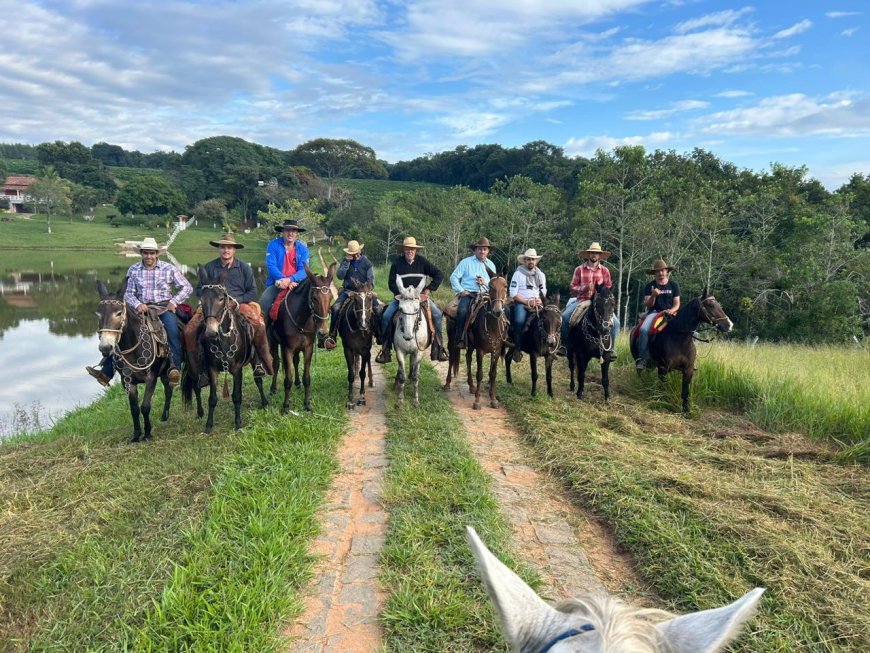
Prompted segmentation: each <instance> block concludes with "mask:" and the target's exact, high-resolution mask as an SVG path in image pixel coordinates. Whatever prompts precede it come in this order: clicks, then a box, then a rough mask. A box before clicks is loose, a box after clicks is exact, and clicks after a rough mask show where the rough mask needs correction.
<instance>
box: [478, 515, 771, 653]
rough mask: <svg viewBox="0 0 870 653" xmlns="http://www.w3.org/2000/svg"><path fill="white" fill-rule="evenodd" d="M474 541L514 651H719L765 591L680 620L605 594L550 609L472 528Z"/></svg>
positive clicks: (507, 637)
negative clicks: (635, 606) (631, 605)
mask: <svg viewBox="0 0 870 653" xmlns="http://www.w3.org/2000/svg"><path fill="white" fill-rule="evenodd" d="M468 541H469V544H470V546H471V550H472V552H473V553H474V557H475V560H476V561H477V567H478V569H479V571H480V575H481V576H482V578H483V584H484V586H485V587H486V591H487V593H488V594H489V597H490V599H491V600H492V602H493V604H494V605H495V608H496V612H497V613H498V616H499V620H500V621H501V626H502V631H503V633H504V635H505V638H506V639H507V640H508V641H509V642H510V644H511V645H512V646H513V650H515V651H541V653H544V652H548V653H604V652H605V651H633V652H635V653H655V652H657V651H658V652H662V653H664V652H665V651H669V652H671V653H698V652H707V653H712V652H713V651H719V650H721V649H722V647H723V646H725V645H727V644H728V643H730V642H731V641H732V640H734V639H735V638H736V637H737V635H738V634H739V632H740V630H741V628H742V627H743V625H744V624H745V623H746V621H747V620H748V619H749V618H750V617H752V615H753V614H754V612H755V610H756V608H757V607H758V602H759V601H760V599H761V595H762V594H763V593H764V589H763V588H755V589H753V590H750V591H749V592H747V593H746V594H744V595H743V597H742V598H740V599H738V600H737V601H735V602H734V603H731V604H730V605H726V606H724V607H721V608H715V609H712V610H704V611H701V612H694V613H691V614H687V615H682V616H679V617H674V616H673V615H671V614H669V613H667V612H664V611H662V610H651V609H639V608H632V607H630V606H628V605H626V604H625V603H623V602H622V601H620V600H619V599H616V598H613V597H611V596H608V595H606V594H597V595H596V594H592V595H589V596H586V597H582V598H576V599H571V600H568V601H564V602H562V603H561V604H559V605H558V606H556V607H553V606H551V605H549V604H548V603H545V602H544V601H543V600H542V599H541V598H540V597H539V596H538V595H537V594H536V593H535V591H534V590H533V589H532V588H531V587H529V586H528V585H526V583H525V582H523V580H522V579H521V578H520V577H519V576H517V575H516V574H515V573H514V572H513V571H511V570H510V569H508V567H506V566H505V565H504V564H503V563H502V562H501V561H500V560H499V559H498V558H496V557H495V556H494V555H493V554H492V553H491V552H490V551H489V549H487V548H486V545H485V544H484V543H483V542H482V541H481V540H480V538H479V537H478V536H477V533H476V532H475V531H474V529H473V528H471V527H470V526H469V527H468Z"/></svg>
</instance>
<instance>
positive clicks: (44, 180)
mask: <svg viewBox="0 0 870 653" xmlns="http://www.w3.org/2000/svg"><path fill="white" fill-rule="evenodd" d="M27 193H28V195H30V197H31V198H32V201H33V203H34V204H35V205H36V209H37V212H40V213H45V215H46V217H47V220H46V223H47V227H48V233H51V216H52V215H56V214H58V213H68V212H69V211H70V207H71V201H70V189H69V183H68V182H67V181H65V180H63V179H61V178H60V177H59V176H58V174H57V171H56V170H55V169H54V168H52V167H51V166H46V167H45V168H44V169H43V172H42V175H41V176H40V177H38V178H37V179H36V181H35V182H33V184H31V186H30V188H29V189H28V190H27Z"/></svg>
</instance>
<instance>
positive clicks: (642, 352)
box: [637, 311, 658, 361]
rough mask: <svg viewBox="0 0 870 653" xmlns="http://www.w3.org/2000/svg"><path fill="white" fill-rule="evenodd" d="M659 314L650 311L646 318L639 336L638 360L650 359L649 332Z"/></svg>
mask: <svg viewBox="0 0 870 653" xmlns="http://www.w3.org/2000/svg"><path fill="white" fill-rule="evenodd" d="M657 315H658V312H656V311H650V312H649V314H648V315H647V316H646V317H645V318H644V320H643V324H641V325H640V333H639V334H638V335H637V357H638V359H642V360H646V361H648V360H649V359H650V357H649V331H650V329H652V324H653V321H654V320H655V319H656V316H657Z"/></svg>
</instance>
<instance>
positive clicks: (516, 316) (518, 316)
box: [511, 302, 529, 350]
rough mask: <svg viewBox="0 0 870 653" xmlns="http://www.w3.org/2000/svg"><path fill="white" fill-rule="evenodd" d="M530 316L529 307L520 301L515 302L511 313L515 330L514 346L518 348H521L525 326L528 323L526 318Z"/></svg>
mask: <svg viewBox="0 0 870 653" xmlns="http://www.w3.org/2000/svg"><path fill="white" fill-rule="evenodd" d="M528 316H529V307H528V306H526V305H525V304H520V303H519V302H514V307H513V315H511V326H512V327H513V331H514V346H515V347H516V349H517V350H519V349H521V348H522V347H521V346H520V345H521V344H522V342H521V341H522V339H523V327H524V326H525V325H526V318H528Z"/></svg>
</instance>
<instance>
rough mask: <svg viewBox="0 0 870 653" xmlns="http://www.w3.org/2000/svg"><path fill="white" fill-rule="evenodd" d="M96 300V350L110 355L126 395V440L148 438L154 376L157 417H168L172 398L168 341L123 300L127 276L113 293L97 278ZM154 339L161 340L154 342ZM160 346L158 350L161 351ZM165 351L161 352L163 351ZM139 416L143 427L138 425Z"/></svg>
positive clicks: (166, 418)
mask: <svg viewBox="0 0 870 653" xmlns="http://www.w3.org/2000/svg"><path fill="white" fill-rule="evenodd" d="M97 291H98V292H99V293H100V304H99V309H98V311H97V315H98V316H99V318H100V326H99V329H98V333H99V334H100V352H101V353H102V354H103V356H111V357H112V363H113V365H114V369H115V371H116V372H118V374H120V376H121V380H122V381H123V383H124V389H125V390H126V392H127V399H128V400H129V403H130V416H131V417H132V418H133V436H132V437H131V438H130V442H139V441H140V440H149V439H151V398H152V396H153V395H154V389H155V388H156V387H157V379H160V380H161V381H162V382H163V392H164V397H165V399H164V402H163V414H162V415H161V416H160V421H162V422H165V421H166V420H168V419H169V405H170V403H171V402H172V386H171V385H169V378H168V376H167V374H168V372H169V368H170V366H171V362H172V354H170V352H169V345H168V343H165V340H166V334H165V332H157V328H156V327H152V326H151V323H150V322H149V321H148V320H147V319H146V318H145V317H144V316H143V315H142V313H139V312H138V311H134V310H133V309H132V308H130V307H129V306H128V305H127V303H126V302H125V301H124V293H125V292H127V279H126V278H125V279H124V283H122V284H121V287H120V288H119V289H118V292H116V293H110V292H109V291H108V290H106V286H105V284H104V283H103V282H102V281H98V282H97ZM158 340H160V341H162V342H164V344H163V345H162V346H159V345H158ZM161 350H162V351H161ZM163 352H165V353H163ZM140 383H144V384H145V395H144V396H143V398H142V403H141V405H140V404H139V384H140ZM140 414H141V416H142V422H144V427H145V430H144V432H143V430H142V426H140V422H139V415H140Z"/></svg>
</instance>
